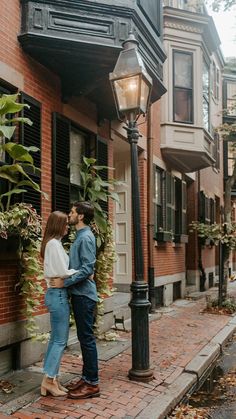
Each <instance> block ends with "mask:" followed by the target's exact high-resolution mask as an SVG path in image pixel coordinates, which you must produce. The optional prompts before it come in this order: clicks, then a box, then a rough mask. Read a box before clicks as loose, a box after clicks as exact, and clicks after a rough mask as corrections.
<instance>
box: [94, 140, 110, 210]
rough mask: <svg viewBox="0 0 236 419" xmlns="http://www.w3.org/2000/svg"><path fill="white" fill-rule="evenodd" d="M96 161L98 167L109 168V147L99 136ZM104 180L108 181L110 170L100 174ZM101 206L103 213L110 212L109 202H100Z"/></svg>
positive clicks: (102, 171) (104, 170)
mask: <svg viewBox="0 0 236 419" xmlns="http://www.w3.org/2000/svg"><path fill="white" fill-rule="evenodd" d="M96 160H97V162H96V163H97V165H98V166H108V145H107V142H106V141H105V140H104V139H103V138H101V137H100V136H99V135H98V136H97V152H96ZM99 175H100V176H101V178H102V180H104V181H107V180H108V169H103V170H101V171H100V172H99ZM99 204H100V205H101V207H102V209H103V211H106V212H108V202H104V201H100V202H99Z"/></svg>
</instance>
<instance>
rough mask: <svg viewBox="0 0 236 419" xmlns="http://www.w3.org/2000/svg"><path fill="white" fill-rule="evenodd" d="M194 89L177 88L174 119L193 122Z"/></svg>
mask: <svg viewBox="0 0 236 419" xmlns="http://www.w3.org/2000/svg"><path fill="white" fill-rule="evenodd" d="M192 108H193V105H192V91H191V90H182V89H175V95H174V112H175V113H174V120H175V121H176V122H192V120H193V117H192Z"/></svg>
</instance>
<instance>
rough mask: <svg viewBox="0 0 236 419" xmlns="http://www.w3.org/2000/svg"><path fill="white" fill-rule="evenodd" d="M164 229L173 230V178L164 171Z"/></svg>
mask: <svg viewBox="0 0 236 419" xmlns="http://www.w3.org/2000/svg"><path fill="white" fill-rule="evenodd" d="M166 230H167V231H172V232H173V233H174V231H175V180H174V177H173V176H172V175H171V174H170V173H169V172H166Z"/></svg>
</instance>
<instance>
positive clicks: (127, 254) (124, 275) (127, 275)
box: [114, 140, 132, 292]
mask: <svg viewBox="0 0 236 419" xmlns="http://www.w3.org/2000/svg"><path fill="white" fill-rule="evenodd" d="M120 142H122V140H119V143H120ZM117 148H118V147H115V152H114V167H115V179H117V180H119V181H121V182H122V183H123V184H122V185H121V186H116V189H115V191H116V193H117V194H118V196H119V203H116V205H115V217H114V227H115V228H114V230H115V244H116V252H117V262H116V264H115V270H114V286H115V287H116V289H117V291H121V292H129V289H130V283H131V281H132V245H131V244H132V237H131V224H132V223H131V177H130V174H131V169H130V150H129V145H128V144H127V143H125V144H122V148H125V150H123V149H122V150H121V151H118V150H117ZM120 148H121V147H120ZM126 148H127V150H126Z"/></svg>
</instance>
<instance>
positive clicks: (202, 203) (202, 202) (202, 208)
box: [199, 191, 206, 223]
mask: <svg viewBox="0 0 236 419" xmlns="http://www.w3.org/2000/svg"><path fill="white" fill-rule="evenodd" d="M199 221H200V223H205V222H206V196H205V194H204V192H203V191H200V194H199Z"/></svg>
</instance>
